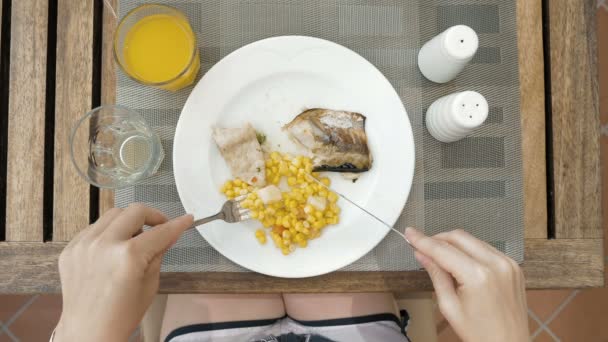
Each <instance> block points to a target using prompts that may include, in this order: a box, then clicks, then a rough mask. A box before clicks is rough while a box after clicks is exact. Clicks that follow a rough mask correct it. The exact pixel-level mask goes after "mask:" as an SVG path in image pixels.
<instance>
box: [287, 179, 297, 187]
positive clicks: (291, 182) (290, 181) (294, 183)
mask: <svg viewBox="0 0 608 342" xmlns="http://www.w3.org/2000/svg"><path fill="white" fill-rule="evenodd" d="M297 182H298V180H297V178H296V177H288V178H287V185H289V186H294V185H296V183H297Z"/></svg>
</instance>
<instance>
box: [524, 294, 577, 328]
mask: <svg viewBox="0 0 608 342" xmlns="http://www.w3.org/2000/svg"><path fill="white" fill-rule="evenodd" d="M570 293H572V290H531V291H527V300H528V308H530V310H532V312H534V313H535V314H536V316H538V318H540V319H541V320H542V321H545V320H546V319H547V318H549V316H551V314H552V313H553V312H554V311H555V309H556V308H557V307H558V306H559V305H560V304H561V303H562V302H563V301H564V300H565V299H566V298H568V296H569V295H570Z"/></svg>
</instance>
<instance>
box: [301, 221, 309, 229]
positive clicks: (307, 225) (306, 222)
mask: <svg viewBox="0 0 608 342" xmlns="http://www.w3.org/2000/svg"><path fill="white" fill-rule="evenodd" d="M302 225H303V226H304V228H310V222H308V221H304V222H302Z"/></svg>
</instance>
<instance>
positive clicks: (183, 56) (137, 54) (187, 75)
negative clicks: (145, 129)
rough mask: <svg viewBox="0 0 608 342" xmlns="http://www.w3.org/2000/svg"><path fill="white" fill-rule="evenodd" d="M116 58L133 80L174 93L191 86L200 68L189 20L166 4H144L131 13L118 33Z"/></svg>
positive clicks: (116, 35) (121, 24)
mask: <svg viewBox="0 0 608 342" xmlns="http://www.w3.org/2000/svg"><path fill="white" fill-rule="evenodd" d="M114 57H115V58H116V61H117V63H118V65H119V66H120V68H121V69H122V70H123V71H124V72H125V73H126V74H127V75H129V77H131V78H132V79H134V80H136V81H138V82H140V83H142V84H145V85H150V86H153V87H157V88H161V89H166V90H171V91H176V90H179V89H182V88H184V87H187V86H189V85H191V84H192V82H194V79H195V78H196V75H197V74H198V71H199V69H200V59H199V52H198V48H197V44H196V35H195V34H194V31H192V27H191V26H190V23H189V22H188V18H186V17H185V16H184V14H183V13H181V12H180V11H178V10H177V9H175V8H173V7H170V6H165V5H142V6H139V7H137V8H135V9H133V10H132V11H130V12H129V13H127V15H126V16H125V17H124V18H123V19H122V20H121V21H120V23H119V25H118V28H117V30H116V33H115V34H114Z"/></svg>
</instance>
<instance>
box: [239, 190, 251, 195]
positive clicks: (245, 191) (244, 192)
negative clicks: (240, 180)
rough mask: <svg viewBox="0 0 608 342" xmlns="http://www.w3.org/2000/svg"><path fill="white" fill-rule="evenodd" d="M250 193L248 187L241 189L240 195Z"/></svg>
mask: <svg viewBox="0 0 608 342" xmlns="http://www.w3.org/2000/svg"><path fill="white" fill-rule="evenodd" d="M248 193H249V190H247V189H241V191H239V195H241V196H243V195H247V194H248Z"/></svg>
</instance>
